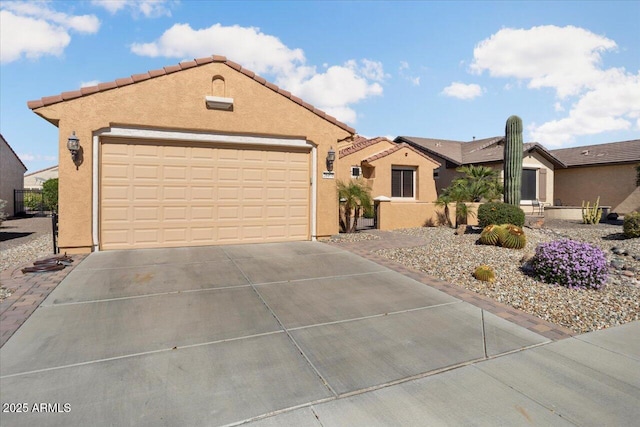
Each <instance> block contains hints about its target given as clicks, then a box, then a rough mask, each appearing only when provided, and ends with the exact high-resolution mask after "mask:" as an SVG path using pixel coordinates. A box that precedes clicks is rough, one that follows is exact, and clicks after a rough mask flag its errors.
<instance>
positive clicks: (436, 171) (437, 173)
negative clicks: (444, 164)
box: [433, 168, 440, 179]
mask: <svg viewBox="0 0 640 427" xmlns="http://www.w3.org/2000/svg"><path fill="white" fill-rule="evenodd" d="M439 178H440V168H435V169H434V170H433V179H439Z"/></svg>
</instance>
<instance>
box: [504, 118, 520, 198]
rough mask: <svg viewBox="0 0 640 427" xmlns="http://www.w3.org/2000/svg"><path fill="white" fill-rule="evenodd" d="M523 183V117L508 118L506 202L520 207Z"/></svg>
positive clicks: (505, 175) (505, 162)
mask: <svg viewBox="0 0 640 427" xmlns="http://www.w3.org/2000/svg"><path fill="white" fill-rule="evenodd" d="M521 185H522V119H521V118H520V117H518V116H511V117H509V118H508V119H507V126H506V128H505V143H504V202H505V203H509V204H510V205H514V206H518V207H520V187H521Z"/></svg>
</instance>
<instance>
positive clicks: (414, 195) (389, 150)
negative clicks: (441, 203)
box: [337, 137, 440, 202]
mask: <svg viewBox="0 0 640 427" xmlns="http://www.w3.org/2000/svg"><path fill="white" fill-rule="evenodd" d="M338 157H339V159H340V165H339V167H338V169H337V174H338V179H340V180H342V181H348V180H349V179H354V178H355V179H357V178H362V179H364V180H365V181H366V182H367V184H368V185H369V186H370V187H371V195H372V197H374V198H377V197H380V196H384V197H388V198H391V199H393V200H395V201H399V202H401V201H410V202H414V201H417V202H433V201H435V200H436V199H437V198H438V195H437V194H436V186H435V181H434V180H433V170H434V169H436V168H438V167H439V166H440V164H439V163H438V162H436V161H435V160H434V159H432V158H430V157H429V156H427V155H425V154H424V153H421V152H419V151H418V150H416V149H415V148H413V147H411V146H410V145H408V144H395V143H394V142H393V141H390V140H388V139H387V138H384V137H378V138H372V139H366V138H363V137H357V138H355V139H354V141H353V143H352V144H350V145H347V146H343V147H342V148H341V149H340V151H339V153H338Z"/></svg>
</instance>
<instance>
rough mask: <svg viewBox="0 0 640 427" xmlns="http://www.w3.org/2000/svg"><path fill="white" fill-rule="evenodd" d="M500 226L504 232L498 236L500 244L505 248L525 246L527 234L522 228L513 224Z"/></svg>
mask: <svg viewBox="0 0 640 427" xmlns="http://www.w3.org/2000/svg"><path fill="white" fill-rule="evenodd" d="M502 227H503V228H504V233H503V234H502V235H501V236H500V237H501V238H500V246H502V247H503V248H507V249H522V248H524V247H525V246H526V244H527V236H525V235H524V231H523V230H522V228H520V227H518V226H517V225H513V224H505V225H503V226H502Z"/></svg>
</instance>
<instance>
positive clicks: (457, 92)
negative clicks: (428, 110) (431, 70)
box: [442, 82, 483, 99]
mask: <svg viewBox="0 0 640 427" xmlns="http://www.w3.org/2000/svg"><path fill="white" fill-rule="evenodd" d="M482 92H483V90H482V88H481V87H480V85H477V84H475V83H471V84H465V83H460V82H453V83H451V84H450V85H449V86H447V87H445V88H444V89H442V94H443V95H446V96H450V97H452V98H458V99H473V98H477V97H479V96H481V95H482Z"/></svg>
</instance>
